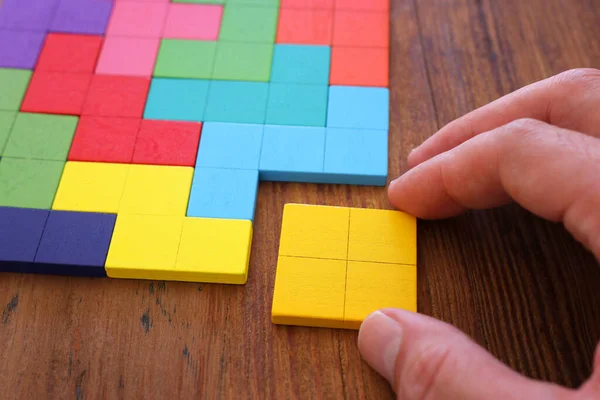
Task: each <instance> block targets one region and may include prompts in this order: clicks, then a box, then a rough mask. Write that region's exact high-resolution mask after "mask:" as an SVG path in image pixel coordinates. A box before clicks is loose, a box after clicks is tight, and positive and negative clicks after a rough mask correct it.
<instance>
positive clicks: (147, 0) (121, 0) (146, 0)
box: [106, 0, 170, 4]
mask: <svg viewBox="0 0 600 400" xmlns="http://www.w3.org/2000/svg"><path fill="white" fill-rule="evenodd" d="M106 1H114V2H115V3H124V2H130V1H131V0H106ZM135 1H136V2H138V3H165V4H167V3H169V1H170V0H135Z"/></svg>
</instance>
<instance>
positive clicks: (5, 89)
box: [0, 68, 31, 111]
mask: <svg viewBox="0 0 600 400" xmlns="http://www.w3.org/2000/svg"><path fill="white" fill-rule="evenodd" d="M30 79H31V71H27V70H22V69H13V68H0V87H1V88H2V96H0V110H5V111H18V110H19V109H20V108H21V102H22V101H23V97H25V92H26V91H27V87H28V85H29V81H30Z"/></svg>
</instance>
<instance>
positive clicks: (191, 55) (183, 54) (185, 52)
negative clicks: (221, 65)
mask: <svg viewBox="0 0 600 400" xmlns="http://www.w3.org/2000/svg"><path fill="white" fill-rule="evenodd" d="M216 50H217V42H214V41H202V40H179V39H163V40H162V41H161V44H160V48H159V50H158V58H157V60H156V65H155V67H154V76H155V77H165V78H198V79H210V78H212V71H213V64H214V60H215V54H216Z"/></svg>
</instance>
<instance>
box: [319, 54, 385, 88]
mask: <svg viewBox="0 0 600 400" xmlns="http://www.w3.org/2000/svg"><path fill="white" fill-rule="evenodd" d="M329 84H330V85H342V86H375V87H388V86H389V49H386V48H366V47H333V49H332V51H331V74H330V80H329Z"/></svg>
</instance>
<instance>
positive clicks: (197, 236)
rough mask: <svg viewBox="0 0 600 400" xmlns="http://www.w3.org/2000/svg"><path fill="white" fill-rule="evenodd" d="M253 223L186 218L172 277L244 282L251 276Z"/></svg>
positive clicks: (177, 278) (227, 282) (215, 281)
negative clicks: (249, 273) (249, 268)
mask: <svg viewBox="0 0 600 400" xmlns="http://www.w3.org/2000/svg"><path fill="white" fill-rule="evenodd" d="M251 247H252V223H251V222H250V221H244V220H233V219H213V218H186V219H185V220H184V221H183V231H182V234H181V241H180V243H179V252H178V254H177V261H176V263H175V270H174V271H173V276H171V277H170V278H171V279H176V280H185V281H193V282H209V283H223V284H238V285H243V284H245V283H246V281H247V279H248V265H249V262H250V249H251Z"/></svg>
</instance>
